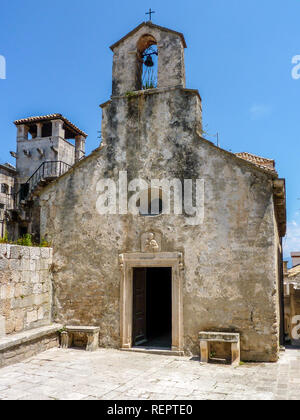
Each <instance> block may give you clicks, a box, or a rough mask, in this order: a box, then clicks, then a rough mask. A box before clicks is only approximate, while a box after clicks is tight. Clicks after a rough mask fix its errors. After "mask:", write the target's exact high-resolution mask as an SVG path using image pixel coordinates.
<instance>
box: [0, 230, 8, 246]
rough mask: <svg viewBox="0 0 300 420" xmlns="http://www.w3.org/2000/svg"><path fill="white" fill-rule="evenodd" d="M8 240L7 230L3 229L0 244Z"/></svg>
mask: <svg viewBox="0 0 300 420" xmlns="http://www.w3.org/2000/svg"><path fill="white" fill-rule="evenodd" d="M8 242H9V241H8V234H7V231H5V234H4V236H3V238H0V244H7V243H8Z"/></svg>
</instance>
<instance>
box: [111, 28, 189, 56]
mask: <svg viewBox="0 0 300 420" xmlns="http://www.w3.org/2000/svg"><path fill="white" fill-rule="evenodd" d="M143 26H149V27H152V28H156V29H160V30H161V31H165V32H170V33H173V34H174V35H178V36H180V38H181V40H182V43H183V46H184V48H187V45H186V42H185V38H184V35H183V33H181V32H176V31H173V30H172V29H168V28H165V27H163V26H159V25H155V24H154V23H152V22H142V23H141V24H140V25H138V26H137V27H136V28H134V29H133V30H132V31H130V32H129V33H128V34H127V35H125V36H123V38H121V39H120V40H119V41H117V42H115V43H114V44H113V45H111V46H110V49H111V50H112V51H114V49H115V48H116V47H117V46H119V45H120V44H121V43H122V42H123V41H125V40H126V39H127V38H129V37H130V36H132V35H134V34H135V33H136V32H137V31H139V30H140V29H141V28H142V27H143Z"/></svg>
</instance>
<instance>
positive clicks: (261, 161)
mask: <svg viewBox="0 0 300 420" xmlns="http://www.w3.org/2000/svg"><path fill="white" fill-rule="evenodd" d="M235 155H236V156H237V157H239V158H241V159H244V160H247V161H248V162H251V163H253V164H254V165H255V166H258V167H259V168H262V169H267V170H268V171H270V172H274V173H276V170H275V161H274V160H272V159H266V158H263V157H261V156H256V155H252V154H251V153H245V152H244V153H236V154H235Z"/></svg>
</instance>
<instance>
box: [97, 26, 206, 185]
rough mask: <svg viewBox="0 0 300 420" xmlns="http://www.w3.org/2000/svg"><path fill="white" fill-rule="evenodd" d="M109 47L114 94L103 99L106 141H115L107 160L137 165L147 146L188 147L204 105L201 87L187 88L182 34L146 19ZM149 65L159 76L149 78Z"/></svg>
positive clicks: (198, 130)
mask: <svg viewBox="0 0 300 420" xmlns="http://www.w3.org/2000/svg"><path fill="white" fill-rule="evenodd" d="M110 48H111V50H112V51H113V53H114V56H113V73H112V96H111V99H110V100H109V101H108V102H106V103H104V104H103V105H101V107H102V109H103V120H102V145H103V146H104V145H106V144H107V145H109V146H110V149H109V153H110V155H109V156H108V157H107V159H108V161H109V162H111V163H112V166H113V165H114V167H115V168H116V167H117V166H119V167H125V166H126V167H129V168H130V170H131V171H133V168H135V167H136V162H132V163H131V160H132V159H134V160H135V159H136V154H137V153H140V152H142V151H143V153H145V152H146V150H147V148H150V151H151V153H154V150H156V153H160V151H161V150H163V151H164V153H166V149H168V148H169V147H171V148H173V147H174V146H175V147H176V144H177V143H180V144H185V146H184V147H189V143H190V142H191V141H192V139H193V138H194V137H195V136H196V135H198V134H200V135H201V133H202V105H201V97H200V95H199V92H198V91H197V90H192V89H186V80H185V65H184V50H185V48H186V42H185V39H184V36H183V34H182V33H179V32H176V31H173V30H171V29H167V28H164V27H161V26H158V25H154V24H153V23H152V22H146V23H142V24H141V25H139V26H138V27H136V28H135V29H134V30H132V31H131V32H129V33H128V34H127V35H126V36H124V37H123V38H122V39H120V40H119V41H118V42H116V43H115V44H114V45H112V46H111V47H110ZM149 51H150V52H149ZM154 60H155V62H156V65H155V66H154ZM147 65H148V66H150V67H151V68H152V69H153V73H154V72H155V73H156V76H155V80H154V81H153V82H152V81H151V83H148V84H147V83H146V84H145V83H144V80H143V71H144V70H145V67H146V66H147ZM180 147H181V146H180ZM112 149H113V150H112ZM118 149H119V150H118ZM121 149H122V153H121V154H120V151H121ZM124 151H126V153H125V154H124ZM114 153H116V154H117V155H118V156H116V159H114V156H113V154H114ZM170 153H171V152H170ZM172 153H173V151H172ZM123 159H124V161H123ZM179 165H180V166H182V165H181V164H179ZM168 167H169V165H168ZM141 170H142V169H141ZM181 175H182V174H178V176H181ZM186 175H188V174H186ZM149 177H153V174H150V173H149Z"/></svg>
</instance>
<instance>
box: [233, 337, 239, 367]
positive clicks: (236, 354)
mask: <svg viewBox="0 0 300 420" xmlns="http://www.w3.org/2000/svg"><path fill="white" fill-rule="evenodd" d="M240 355H241V352H240V343H239V342H238V343H231V363H232V364H233V365H234V366H238V365H239V364H240V361H241V356H240Z"/></svg>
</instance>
